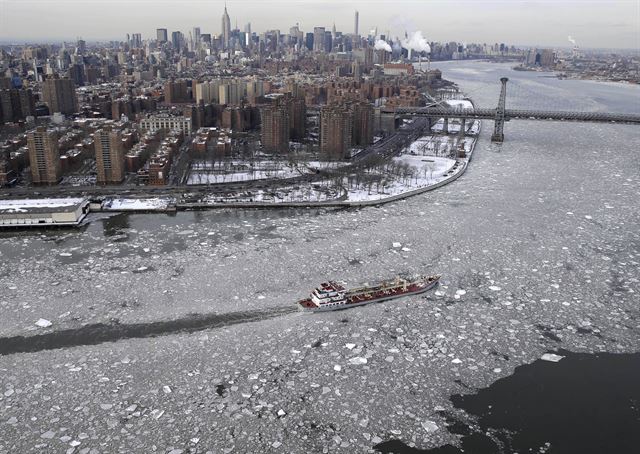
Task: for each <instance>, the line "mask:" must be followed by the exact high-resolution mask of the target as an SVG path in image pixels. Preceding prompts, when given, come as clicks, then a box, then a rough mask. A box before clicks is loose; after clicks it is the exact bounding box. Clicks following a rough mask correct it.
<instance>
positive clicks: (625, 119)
mask: <svg viewBox="0 0 640 454" xmlns="http://www.w3.org/2000/svg"><path fill="white" fill-rule="evenodd" d="M396 114H402V115H414V116H422V117H428V118H470V119H474V120H495V119H496V109H486V108H479V107H476V108H473V109H461V108H453V109H448V108H444V107H398V108H396ZM504 119H505V121H509V120H550V121H579V122H591V123H621V124H640V114H622V113H609V112H570V111H566V112H563V111H552V110H550V111H547V110H526V109H525V110H520V109H505V111H504Z"/></svg>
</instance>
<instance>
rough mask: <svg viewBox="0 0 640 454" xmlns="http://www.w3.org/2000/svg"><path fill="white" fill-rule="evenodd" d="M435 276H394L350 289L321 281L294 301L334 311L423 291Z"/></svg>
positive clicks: (316, 309) (312, 309)
mask: <svg viewBox="0 0 640 454" xmlns="http://www.w3.org/2000/svg"><path fill="white" fill-rule="evenodd" d="M439 280H440V275H433V276H418V277H414V278H404V277H400V276H398V277H396V278H395V279H393V280H390V281H383V282H380V283H378V284H375V285H364V286H362V287H359V288H353V289H346V288H345V287H344V285H343V284H341V283H338V282H333V281H330V282H324V283H322V284H320V286H318V287H317V288H315V289H314V290H313V292H311V295H310V296H309V298H305V299H303V300H300V301H298V303H297V305H298V308H299V309H300V310H302V311H310V312H324V311H337V310H341V309H348V308H350V307H356V306H363V305H365V304H370V303H379V302H381V301H387V300H391V299H396V298H401V297H403V296H409V295H417V294H419V293H424V292H426V291H427V290H430V289H432V288H433V287H435V286H436V285H437V284H438V281H439Z"/></svg>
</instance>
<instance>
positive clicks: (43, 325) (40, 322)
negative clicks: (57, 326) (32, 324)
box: [36, 318, 53, 328]
mask: <svg viewBox="0 0 640 454" xmlns="http://www.w3.org/2000/svg"><path fill="white" fill-rule="evenodd" d="M51 325H53V323H51V322H50V321H49V320H46V319H44V318H41V319H40V320H38V321H37V322H36V326H39V327H40V328H49V327H50V326H51Z"/></svg>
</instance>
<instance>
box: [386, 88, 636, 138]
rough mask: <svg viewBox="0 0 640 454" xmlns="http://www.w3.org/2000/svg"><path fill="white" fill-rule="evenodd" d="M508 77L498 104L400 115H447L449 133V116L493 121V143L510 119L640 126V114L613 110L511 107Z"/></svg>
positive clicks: (426, 109) (407, 109)
mask: <svg viewBox="0 0 640 454" xmlns="http://www.w3.org/2000/svg"><path fill="white" fill-rule="evenodd" d="M508 80H509V79H508V78H506V77H503V78H501V79H500V82H501V83H502V88H501V90H500V98H499V100H498V107H496V108H495V109H487V108H478V107H474V108H471V109H469V108H461V107H449V108H448V107H443V106H437V107H431V106H429V107H398V108H396V110H395V112H396V114H399V115H411V116H421V117H427V118H438V119H439V118H444V131H445V132H448V120H449V118H459V119H460V120H461V121H462V123H463V125H462V130H463V131H464V129H465V128H464V122H465V120H467V119H470V120H493V121H494V130H493V134H492V136H491V140H492V141H493V142H503V141H504V124H505V122H507V121H510V120H546V121H573V122H591V123H619V124H634V125H640V114H623V113H611V112H576V111H555V110H554V111H549V110H529V109H507V108H506V99H507V82H508Z"/></svg>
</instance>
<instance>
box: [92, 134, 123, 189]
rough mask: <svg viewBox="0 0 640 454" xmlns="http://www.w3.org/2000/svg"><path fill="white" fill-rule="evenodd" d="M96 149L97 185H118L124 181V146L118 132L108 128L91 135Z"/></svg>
mask: <svg viewBox="0 0 640 454" xmlns="http://www.w3.org/2000/svg"><path fill="white" fill-rule="evenodd" d="M93 140H94V144H95V149H96V168H97V171H98V184H109V183H120V182H122V180H124V146H123V143H122V134H121V133H120V131H114V130H113V129H112V128H111V127H110V126H106V127H105V128H103V129H99V130H98V131H96V132H95V134H94V135H93Z"/></svg>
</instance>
